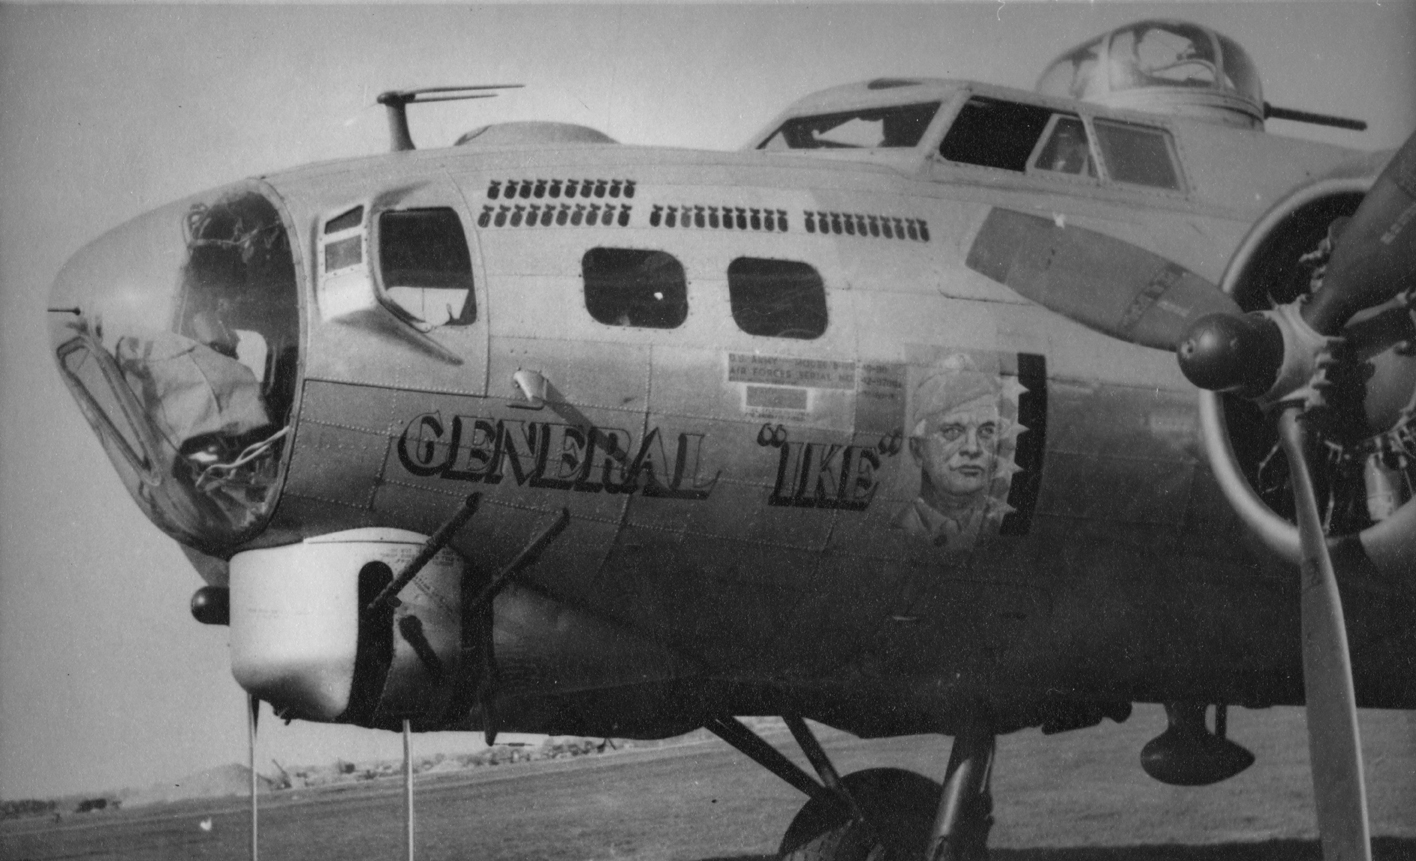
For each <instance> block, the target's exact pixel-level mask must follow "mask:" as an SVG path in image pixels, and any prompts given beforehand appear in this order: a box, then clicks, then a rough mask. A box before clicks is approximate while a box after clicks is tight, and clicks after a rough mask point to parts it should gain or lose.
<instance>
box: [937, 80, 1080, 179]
mask: <svg viewBox="0 0 1416 861" xmlns="http://www.w3.org/2000/svg"><path fill="white" fill-rule="evenodd" d="M1051 118H1052V111H1051V110H1049V109H1047V108H1043V107H1038V106H1037V105H1026V104H1021V103H1019V102H1007V101H1003V100H1002V99H990V98H985V97H983V96H975V97H974V98H971V99H969V100H968V102H966V103H965V104H964V106H963V108H961V109H960V110H959V115H958V116H957V117H956V118H955V119H954V123H953V125H951V126H950V127H949V133H948V134H946V135H944V140H943V142H941V143H940V145H939V154H940V155H941V156H943V157H944V158H946V159H948V160H949V161H956V162H962V163H963V164H974V165H978V166H980V167H992V168H999V169H1001V170H1013V171H1017V172H1019V173H1022V172H1024V171H1026V170H1027V169H1028V158H1029V157H1030V156H1031V155H1032V154H1033V150H1034V148H1036V146H1037V142H1038V140H1039V139H1040V138H1041V137H1042V133H1043V131H1044V130H1046V128H1047V123H1048V120H1050V119H1051Z"/></svg>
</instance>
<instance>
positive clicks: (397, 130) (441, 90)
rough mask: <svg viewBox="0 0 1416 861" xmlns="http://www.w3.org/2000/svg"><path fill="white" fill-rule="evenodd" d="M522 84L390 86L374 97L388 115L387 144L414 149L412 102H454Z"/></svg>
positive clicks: (395, 148)
mask: <svg viewBox="0 0 1416 861" xmlns="http://www.w3.org/2000/svg"><path fill="white" fill-rule="evenodd" d="M522 86H524V85H523V84H479V85H475V86H469V87H421V88H418V89H412V90H389V91H387V92H383V93H379V97H378V98H377V99H376V100H375V101H377V102H378V103H379V104H381V105H383V106H384V108H385V109H386V110H387V112H388V113H387V116H388V135H389V146H390V147H392V149H393V151H394V152H406V151H408V150H411V149H415V147H414V146H413V138H412V136H411V135H409V133H408V106H409V105H410V104H412V103H414V102H419V103H422V102H455V101H461V100H463V99H490V98H494V97H495V96H496V95H497V94H496V93H484V92H480V91H481V90H512V89H518V88H520V87H522Z"/></svg>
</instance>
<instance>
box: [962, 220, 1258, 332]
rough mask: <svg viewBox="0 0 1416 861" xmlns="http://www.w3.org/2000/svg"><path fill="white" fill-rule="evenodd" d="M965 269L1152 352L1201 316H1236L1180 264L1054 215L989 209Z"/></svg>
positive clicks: (1229, 303) (1229, 302)
mask: <svg viewBox="0 0 1416 861" xmlns="http://www.w3.org/2000/svg"><path fill="white" fill-rule="evenodd" d="M965 265H966V266H968V267H969V268H970V269H972V270H974V271H975V272H978V273H979V274H981V275H984V276H986V277H988V278H990V279H992V280H994V281H997V282H998V283H1000V284H1004V285H1006V286H1008V287H1010V288H1012V289H1013V290H1014V291H1015V292H1017V293H1019V294H1020V295H1022V296H1025V297H1027V298H1028V299H1031V300H1033V301H1034V302H1036V303H1038V304H1039V305H1041V306H1043V307H1044V308H1047V309H1048V310H1050V311H1055V312H1056V313H1058V314H1061V315H1062V316H1064V317H1066V318H1068V319H1069V320H1073V321H1075V322H1077V323H1080V324H1082V325H1083V326H1086V327H1088V328H1090V329H1094V330H1096V331H1098V332H1101V333H1103V334H1106V335H1110V336H1111V337H1113V338H1119V339H1120V340H1122V341H1127V342H1129V343H1132V344H1140V345H1141V346H1143V347H1153V348H1155V349H1158V350H1173V349H1175V348H1176V347H1177V346H1178V345H1179V344H1180V342H1181V340H1182V339H1183V338H1184V336H1185V334H1186V331H1187V330H1188V329H1189V327H1190V325H1191V324H1192V323H1194V322H1195V321H1196V320H1198V319H1200V318H1201V317H1204V316H1206V315H1210V314H1229V315H1235V314H1238V313H1239V306H1238V305H1237V304H1235V302H1234V300H1233V299H1231V298H1229V296H1228V295H1226V294H1225V293H1223V292H1221V291H1220V289H1219V288H1218V287H1216V286H1215V285H1213V284H1211V283H1210V282H1208V281H1206V280H1205V279H1203V278H1201V277H1200V276H1199V275H1196V274H1195V273H1193V272H1191V271H1189V270H1188V269H1186V268H1185V267H1183V266H1181V265H1180V264H1178V263H1175V262H1174V261H1171V260H1167V259H1166V258H1164V257H1161V256H1160V255H1159V254H1156V253H1154V252H1152V251H1148V250H1146V249H1144V248H1142V247H1140V246H1139V245H1133V244H1131V243H1129V242H1126V241H1124V240H1121V239H1117V238H1116V237H1114V236H1108V235H1107V234H1104V233H1099V232H1097V231H1095V230H1091V229H1089V228H1085V227H1079V226H1077V225H1075V224H1069V223H1067V219H1066V218H1064V217H1062V216H1060V215H1059V216H1056V217H1053V218H1046V217H1043V216H1038V215H1033V214H1031V213H1026V212H1017V211H1014V210H1011V209H1004V208H1002V207H999V208H996V209H994V210H992V211H991V212H990V213H989V214H988V217H987V218H986V219H984V222H983V225H982V226H981V227H980V228H979V232H978V235H977V236H976V237H975V239H974V241H973V244H972V245H971V246H970V248H969V252H968V257H967V259H966V260H965Z"/></svg>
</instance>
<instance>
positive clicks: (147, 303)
mask: <svg viewBox="0 0 1416 861" xmlns="http://www.w3.org/2000/svg"><path fill="white" fill-rule="evenodd" d="M277 201H278V199H277V198H276V197H275V196H274V194H273V193H270V192H269V190H268V189H267V188H266V187H265V186H263V185H261V184H259V183H245V184H240V185H236V186H229V187H226V188H223V189H218V190H216V191H212V192H208V193H205V194H202V195H197V196H195V197H192V198H188V199H186V200H181V201H178V202H176V203H172V204H169V205H167V206H164V207H161V208H159V209H156V210H154V211H152V212H150V213H147V214H145V215H142V216H139V217H138V218H135V219H133V220H132V221H129V222H127V223H126V224H123V225H120V226H119V227H117V228H115V229H113V230H112V231H110V232H108V233H107V234H105V235H103V236H101V237H100V238H99V239H97V240H95V241H94V242H92V243H91V244H89V245H88V246H86V247H85V248H83V249H82V250H80V251H79V252H78V253H77V254H75V255H74V256H73V258H71V259H70V260H69V262H68V263H67V264H66V265H65V266H64V268H63V270H61V271H60V273H59V276H58V278H57V279H56V280H55V283H54V287H53V290H52V292H51V298H50V314H49V324H50V336H51V342H52V344H53V347H54V351H55V357H56V359H57V360H58V364H59V370H60V373H61V376H62V377H63V378H64V381H65V383H67V384H68V386H69V388H70V391H71V392H72V393H73V395H74V397H75V399H76V400H77V401H78V402H79V406H80V408H81V409H82V411H83V413H84V415H85V417H86V418H87V419H88V421H89V424H90V425H92V427H93V428H94V431H95V433H97V435H98V437H99V440H100V442H101V443H102V445H103V447H104V450H105V451H106V453H107V454H108V456H109V459H110V460H111V461H112V462H113V465H114V468H115V469H116V470H117V471H118V474H119V476H120V477H121V479H122V481H123V483H124V485H125V486H126V487H127V489H128V491H129V493H130V494H131V495H132V496H133V498H134V500H135V501H136V502H137V503H138V505H139V506H140V507H141V508H142V509H143V512H144V513H145V514H146V515H147V516H148V518H149V519H150V520H152V521H153V522H154V523H155V524H157V525H158V526H159V527H160V528H161V529H163V531H165V532H167V533H168V534H169V535H171V536H172V537H174V538H176V539H177V540H179V541H182V542H183V543H186V544H189V545H193V546H198V547H205V548H216V547H221V546H231V545H234V544H236V543H239V542H240V541H243V540H246V539H247V538H249V537H250V536H252V535H254V534H255V533H257V532H259V531H260V529H261V528H262V526H263V525H264V523H265V520H266V519H267V517H268V515H269V514H270V512H271V510H272V508H273V507H274V503H275V497H276V491H277V489H278V483H279V478H280V465H281V463H282V461H283V457H282V455H283V453H284V449H285V446H286V437H287V436H288V427H287V425H288V423H289V420H290V412H291V402H292V399H293V395H294V391H295V383H296V379H295V378H296V372H297V364H298V353H299V291H298V282H297V274H296V267H295V265H294V257H293V255H292V252H291V241H290V233H289V230H288V228H287V223H288V219H286V218H285V217H284V216H283V215H282V213H281V210H280V208H279V204H278V202H277Z"/></svg>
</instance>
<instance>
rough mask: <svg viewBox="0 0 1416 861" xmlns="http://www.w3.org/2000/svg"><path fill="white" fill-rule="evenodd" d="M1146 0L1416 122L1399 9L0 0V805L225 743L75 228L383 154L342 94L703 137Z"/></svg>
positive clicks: (202, 638) (1283, 92)
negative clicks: (91, 410)
mask: <svg viewBox="0 0 1416 861" xmlns="http://www.w3.org/2000/svg"><path fill="white" fill-rule="evenodd" d="M1158 16H1167V17H1184V18H1188V19H1191V20H1195V21H1198V22H1200V23H1204V24H1208V25H1210V26H1213V27H1215V28H1217V29H1219V30H1220V31H1221V32H1224V33H1226V34H1227V35H1230V36H1232V37H1234V38H1235V39H1236V40H1238V41H1239V42H1240V43H1241V44H1243V45H1245V46H1246V47H1247V48H1248V49H1249V51H1250V53H1251V54H1252V55H1253V57H1254V58H1255V60H1256V62H1257V64H1258V66H1259V71H1260V74H1261V75H1262V76H1263V83H1264V88H1265V94H1266V96H1267V98H1268V99H1269V101H1271V102H1273V103H1275V104H1278V105H1283V106H1286V107H1294V108H1301V109H1306V110H1312V111H1320V112H1327V113H1336V114H1343V115H1348V116H1357V117H1361V118H1364V119H1367V120H1368V121H1369V122H1371V124H1372V127H1371V129H1370V130H1369V131H1368V132H1366V133H1361V134H1357V133H1351V132H1337V131H1315V130H1311V129H1305V128H1302V127H1298V126H1294V125H1292V124H1286V123H1273V124H1272V126H1273V128H1272V129H1271V130H1272V131H1275V132H1277V131H1280V127H1282V128H1281V131H1282V132H1283V133H1285V134H1295V133H1296V134H1306V135H1318V136H1321V137H1324V138H1325V139H1328V140H1334V141H1339V142H1344V143H1348V144H1350V145H1352V146H1356V147H1361V148H1368V149H1376V148H1390V147H1394V146H1396V145H1397V144H1399V143H1400V142H1401V141H1402V140H1403V139H1404V138H1405V137H1406V136H1407V135H1408V134H1409V133H1410V132H1411V130H1412V128H1413V127H1416V98H1413V94H1416V57H1413V54H1412V51H1413V50H1416V49H1414V48H1413V46H1416V4H1412V3H1410V2H1405V3H1387V4H1384V5H1380V6H1379V5H1376V4H1373V3H1365V2H1355V3H1344V4H1334V5H1321V4H1318V5H1315V4H1290V3H1262V4H1258V3H1254V4H1242V5H1228V4H1211V3H1206V4H1200V5H1192V6H1172V5H1162V4H1146V5H1144V6H1134V5H1131V6H1127V5H1121V4H1117V3H1096V4H1074V3H1067V4H1034V3H1008V4H1006V5H1005V4H999V3H977V4H966V5H950V6H948V7H944V6H898V5H871V6H818V7H802V6H753V7H741V6H738V7H724V6H705V7H692V6H689V7H670V8H663V7H644V6H640V7H628V8H626V7H616V6H597V7H592V8H583V7H581V8H574V9H567V8H559V7H546V6H519V7H514V8H513V7H486V6H478V7H472V8H463V7H431V8H430V7H397V8H392V7H379V6H315V7H302V8H287V7H274V6H246V7H234V8H233V7H226V8H192V7H167V6H140V7H115V6H102V7H73V6H65V7H55V6H39V7H35V6H13V5H0V407H3V409H0V798H8V799H13V798H21V797H34V796H45V795H52V794H58V793H64V792H71V791H76V790H81V789H85V790H103V789H107V788H117V787H122V786H143V785H146V784H149V783H152V782H154V781H157V780H171V779H174V778H177V777H180V776H182V775H185V774H187V773H190V772H192V771H195V770H197V769H200V768H205V767H208V766H212V765H218V764H222V763H227V762H233V761H242V762H243V761H244V758H245V746H244V745H245V730H244V723H243V718H242V712H241V709H242V693H241V691H240V690H239V689H238V688H237V686H236V684H235V682H234V681H233V680H232V679H231V675H230V669H229V663H228V653H227V631H226V629H225V628H208V627H203V626H201V625H198V624H197V623H196V622H194V621H193V620H192V619H191V617H190V615H189V614H188V611H187V602H188V599H189V597H190V595H191V593H192V591H193V590H194V589H196V588H197V587H198V586H199V585H201V584H200V581H199V580H198V578H197V576H196V574H195V573H194V572H193V571H192V570H191V569H190V567H189V566H188V564H187V562H186V561H185V559H184V558H183V557H182V555H181V554H180V553H179V552H178V550H177V547H176V545H175V544H174V543H173V542H172V541H170V540H169V539H167V538H166V537H165V536H163V535H162V534H161V533H159V532H158V531H157V529H156V528H155V527H153V526H152V525H150V524H149V523H148V522H147V520H145V519H144V518H143V517H142V516H141V515H140V514H139V513H138V510H137V508H136V507H135V506H134V505H133V504H132V502H131V501H130V500H129V498H128V497H127V495H126V493H125V492H124V491H123V489H122V487H121V486H120V484H119V482H118V480H117V478H116V476H115V474H114V473H113V471H112V469H111V468H110V466H109V463H108V461H107V459H106V458H105V457H104V455H103V453H102V451H101V449H100V448H99V445H98V443H97V441H96V440H95V439H94V437H93V435H92V433H91V432H90V430H89V428H88V427H87V425H85V424H84V422H83V421H82V419H81V418H80V416H79V413H78V410H77V408H76V406H75V405H74V403H73V402H72V400H71V398H70V397H69V394H68V392H67V390H66V389H65V388H64V387H63V385H62V383H61V382H60V381H59V378H58V374H57V372H56V371H55V369H54V364H53V362H52V359H51V357H50V355H49V344H48V341H47V333H46V329H45V321H44V316H45V314H44V308H45V301H46V295H47V293H48V289H49V285H50V283H51V282H52V280H53V278H54V276H55V274H56V273H57V272H58V270H59V268H60V266H61V265H62V264H63V262H64V260H65V259H66V258H67V257H68V256H69V255H71V254H73V253H74V252H75V251H77V250H78V249H79V247H80V246H82V245H83V244H84V243H86V242H88V241H90V240H91V239H93V238H95V237H96V236H98V235H99V234H100V233H102V232H104V231H106V230H108V229H110V228H112V227H114V226H116V225H117V224H119V223H121V222H122V221H124V220H126V219H128V218H130V217H132V216H134V215H137V214H139V213H140V212H143V211H145V210H147V209H150V208H152V207H154V206H157V205H159V204H162V203H164V202H167V201H169V200H172V199H174V198H177V197H181V196H184V195H186V194H189V193H191V192H194V191H197V190H200V189H203V188H207V187H211V186H215V185H219V184H223V183H226V182H229V181H232V180H236V179H239V178H241V177H243V176H247V175H252V174H256V173H261V172H265V171H270V170H276V169H280V168H284V167H290V166H294V165H297V164H300V163H303V162H307V161H311V160H319V159H330V158H340V157H345V156H355V155H367V154H372V153H376V152H380V151H382V150H383V149H384V148H385V147H386V131H385V127H384V121H383V116H382V109H381V108H378V107H376V106H371V104H372V102H373V98H374V96H375V95H376V94H377V93H378V92H380V91H382V90H385V89H390V88H395V87H407V86H416V85H434V84H474V83H508V82H516V83H524V84H526V85H527V86H526V88H525V89H524V90H520V91H516V92H515V93H512V94H508V95H505V96H503V97H500V98H497V99H492V100H485V101H480V102H472V103H459V104H456V105H455V106H436V107H430V108H427V109H425V111H424V112H422V113H415V115H414V128H413V133H414V137H415V139H416V140H419V141H420V143H421V144H422V145H425V146H429V145H445V144H447V143H449V142H450V141H451V140H452V139H453V138H454V137H455V136H456V135H457V134H458V133H459V132H461V131H464V130H466V129H468V128H471V127H474V126H478V125H482V124H485V123H488V122H497V121H503V120H521V119H553V120H561V121H569V122H575V123H582V124H585V125H590V126H594V127H596V128H599V129H601V130H603V131H605V132H606V133H608V134H610V135H611V136H613V137H615V138H617V139H618V140H620V141H623V142H626V143H643V144H662V145H669V146H680V147H703V148H714V149H726V148H734V147H736V146H738V145H740V144H741V143H742V142H743V141H744V140H745V139H746V138H747V137H748V136H749V135H750V134H751V133H752V132H754V131H755V130H756V129H757V128H758V127H759V126H761V125H762V124H764V123H765V122H766V121H767V120H768V119H770V118H771V117H772V116H773V115H774V114H775V113H776V112H777V111H778V110H780V109H781V108H782V107H783V106H785V104H786V103H787V102H789V101H791V100H793V99H795V98H797V97H799V96H801V95H804V94H805V93H807V92H810V91H812V90H815V89H820V88H823V87H827V86H831V85H834V84H839V83H845V82H848V81H853V80H862V79H866V78H872V77H877V76H882V75H932V76H940V77H963V78H975V79H980V80H985V81H991V82H997V83H1003V84H1008V85H1013V86H1019V87H1031V86H1032V84H1033V83H1034V82H1035V80H1036V78H1037V76H1038V74H1039V73H1040V72H1041V71H1042V68H1043V67H1044V66H1045V65H1046V63H1047V62H1048V61H1049V60H1051V59H1052V58H1053V57H1055V56H1056V55H1057V54H1059V53H1060V52H1061V51H1062V50H1064V49H1065V48H1068V47H1071V46H1073V45H1075V44H1077V43H1079V42H1081V41H1082V40H1084V39H1086V38H1087V37H1089V36H1091V35H1094V34H1096V33H1099V32H1102V31H1104V30H1106V29H1109V28H1110V27H1113V26H1117V25H1120V24H1123V23H1127V22H1129V21H1131V20H1134V19H1138V18H1142V17H1158ZM267 714H268V713H267ZM464 743H465V742H464ZM417 744H418V749H420V750H430V749H433V748H434V747H443V748H447V747H448V746H449V745H452V744H453V742H451V741H449V740H447V739H445V738H444V739H434V740H420V741H419V742H418V743H417ZM400 750H401V748H400V746H399V741H398V737H397V736H396V735H393V734H388V733H373V732H369V731H362V730H350V729H334V728H329V727H311V726H301V725H299V724H295V725H291V726H288V727H286V726H281V725H279V724H278V722H276V721H274V720H269V719H268V720H267V721H265V722H264V723H263V726H262V751H263V753H262V762H268V760H269V759H270V758H271V757H275V758H277V759H280V760H281V761H282V762H283V763H285V764H287V765H289V764H295V763H323V762H328V761H330V760H332V759H333V758H334V757H335V756H336V755H339V756H343V757H344V758H346V759H365V758H372V757H380V758H394V757H397V756H398V755H399V753H400Z"/></svg>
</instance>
